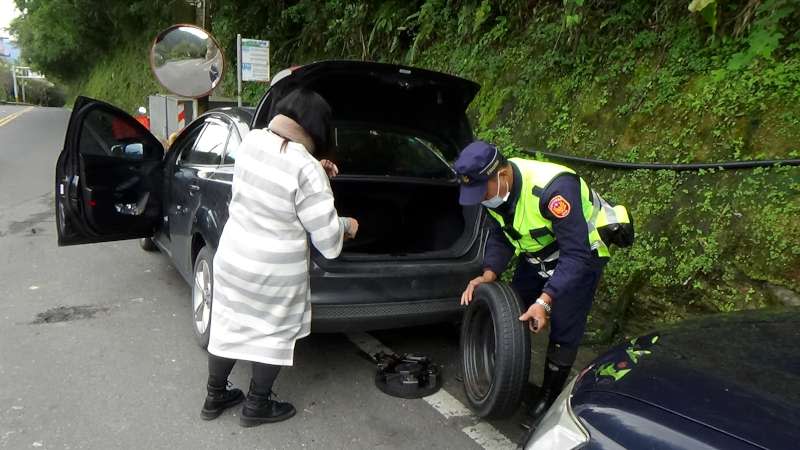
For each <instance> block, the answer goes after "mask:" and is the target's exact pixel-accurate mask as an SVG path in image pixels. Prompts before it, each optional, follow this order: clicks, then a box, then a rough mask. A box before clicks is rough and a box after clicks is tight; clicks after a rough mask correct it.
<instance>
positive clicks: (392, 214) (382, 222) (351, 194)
mask: <svg viewBox="0 0 800 450" xmlns="http://www.w3.org/2000/svg"><path fill="white" fill-rule="evenodd" d="M331 187H332V188H333V193H334V198H335V199H336V209H337V211H338V212H339V215H340V216H344V217H353V218H355V219H356V220H358V222H359V231H358V236H357V237H356V239H354V240H352V241H347V242H345V244H344V249H343V250H342V255H341V257H340V258H341V259H345V260H347V259H388V258H392V259H397V258H398V257H400V258H403V257H405V258H408V259H431V258H453V257H458V256H461V255H463V254H464V253H465V252H467V250H469V247H470V244H472V242H473V241H474V239H475V238H476V234H477V225H478V220H479V210H478V208H477V207H462V206H461V205H459V203H458V185H457V184H456V183H455V182H446V181H426V180H413V179H398V178H393V179H380V178H371V177H347V178H345V177H337V178H335V179H333V180H331Z"/></svg>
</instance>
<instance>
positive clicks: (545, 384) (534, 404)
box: [528, 361, 572, 427]
mask: <svg viewBox="0 0 800 450" xmlns="http://www.w3.org/2000/svg"><path fill="white" fill-rule="evenodd" d="M571 369H572V366H558V365H556V364H554V363H552V362H550V361H547V363H546V364H545V368H544V380H543V381H542V387H541V388H540V389H539V392H538V393H537V395H536V397H535V398H534V399H533V401H531V402H530V403H529V404H528V417H529V419H530V420H529V422H528V424H529V425H530V426H531V427H535V426H536V425H537V424H538V423H539V421H540V420H541V419H542V417H543V416H544V414H545V413H546V412H547V410H548V409H549V408H550V406H551V405H552V404H553V402H555V401H556V397H558V395H559V394H560V393H561V389H563V388H564V383H566V382H567V377H569V371H570V370H571Z"/></svg>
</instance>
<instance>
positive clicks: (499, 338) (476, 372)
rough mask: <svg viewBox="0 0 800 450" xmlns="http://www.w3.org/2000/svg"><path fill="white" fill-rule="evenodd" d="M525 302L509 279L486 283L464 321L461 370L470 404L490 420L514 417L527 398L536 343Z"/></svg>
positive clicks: (476, 411) (478, 291)
mask: <svg viewBox="0 0 800 450" xmlns="http://www.w3.org/2000/svg"><path fill="white" fill-rule="evenodd" d="M523 308H524V306H523V304H522V301H521V300H520V299H519V297H518V296H517V294H516V293H515V292H514V290H513V289H511V286H509V285H507V284H505V283H487V284H481V285H480V286H478V287H477V288H476V289H475V292H474V294H473V297H472V302H471V303H470V304H469V306H468V307H467V310H466V312H465V313H464V318H463V322H462V324H461V369H462V371H463V374H464V391H465V392H466V395H467V400H468V402H469V406H470V407H471V408H472V409H473V411H474V412H475V414H477V415H478V416H480V417H484V418H502V417H508V416H510V415H512V414H513V413H514V411H516V409H517V408H518V407H519V405H520V401H521V400H522V393H523V389H524V388H525V386H526V385H527V383H528V373H529V372H530V360H531V341H530V334H529V331H528V327H527V324H526V323H524V322H520V321H519V316H520V315H521V314H522V312H523V311H524V309H523Z"/></svg>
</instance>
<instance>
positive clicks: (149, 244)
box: [139, 237, 158, 252]
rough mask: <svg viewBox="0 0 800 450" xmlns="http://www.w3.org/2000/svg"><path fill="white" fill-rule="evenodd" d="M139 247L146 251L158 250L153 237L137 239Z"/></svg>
mask: <svg viewBox="0 0 800 450" xmlns="http://www.w3.org/2000/svg"><path fill="white" fill-rule="evenodd" d="M139 247H142V250H144V251H146V252H154V251H156V250H158V247H157V246H156V243H155V242H153V238H149V237H146V238H141V239H139Z"/></svg>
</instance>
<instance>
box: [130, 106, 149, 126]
mask: <svg viewBox="0 0 800 450" xmlns="http://www.w3.org/2000/svg"><path fill="white" fill-rule="evenodd" d="M136 112H137V114H136V116H134V119H136V121H137V122H139V123H140V124H142V125H144V127H145V128H147V129H148V130H149V129H150V117H149V116H148V115H147V108H145V107H144V106H140V107H139V109H138V110H137V111H136Z"/></svg>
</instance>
